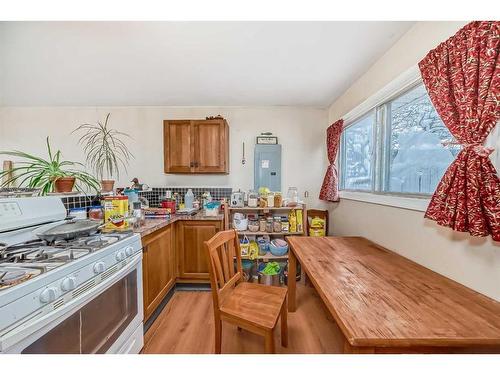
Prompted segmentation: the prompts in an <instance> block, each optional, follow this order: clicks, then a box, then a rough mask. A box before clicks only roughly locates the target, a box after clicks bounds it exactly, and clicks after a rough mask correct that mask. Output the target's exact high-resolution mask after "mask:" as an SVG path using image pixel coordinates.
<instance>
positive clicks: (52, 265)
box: [0, 197, 143, 353]
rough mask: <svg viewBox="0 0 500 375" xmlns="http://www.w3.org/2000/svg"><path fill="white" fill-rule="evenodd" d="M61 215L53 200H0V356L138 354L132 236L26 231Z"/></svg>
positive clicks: (138, 293)
mask: <svg viewBox="0 0 500 375" xmlns="http://www.w3.org/2000/svg"><path fill="white" fill-rule="evenodd" d="M65 217H66V209H65V207H64V205H63V204H62V202H61V200H60V198H57V197H36V198H2V199H0V353H138V352H139V351H140V349H141V348H142V345H143V326H142V319H143V310H142V264H141V262H142V246H141V241H140V236H139V235H137V234H133V233H132V232H128V233H127V232H122V233H99V232H95V233H90V234H88V235H84V236H78V237H76V238H72V239H69V240H56V241H53V242H51V243H49V242H47V241H44V240H40V239H38V238H37V237H36V235H35V234H34V233H33V232H34V230H35V229H36V230H37V231H39V230H40V228H43V226H46V227H51V226H54V225H57V224H60V223H61V220H62V219H64V218H65Z"/></svg>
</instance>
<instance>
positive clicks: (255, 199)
mask: <svg viewBox="0 0 500 375" xmlns="http://www.w3.org/2000/svg"><path fill="white" fill-rule="evenodd" d="M258 204H259V194H257V193H256V192H255V191H254V190H250V191H249V192H248V207H257V206H258Z"/></svg>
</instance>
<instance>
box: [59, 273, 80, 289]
mask: <svg viewBox="0 0 500 375" xmlns="http://www.w3.org/2000/svg"><path fill="white" fill-rule="evenodd" d="M75 288H76V278H75V277H73V276H70V277H66V278H65V279H64V280H63V281H62V282H61V289H62V290H63V291H64V292H69V291H70V290H73V289H75Z"/></svg>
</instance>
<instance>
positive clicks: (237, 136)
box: [0, 107, 327, 205]
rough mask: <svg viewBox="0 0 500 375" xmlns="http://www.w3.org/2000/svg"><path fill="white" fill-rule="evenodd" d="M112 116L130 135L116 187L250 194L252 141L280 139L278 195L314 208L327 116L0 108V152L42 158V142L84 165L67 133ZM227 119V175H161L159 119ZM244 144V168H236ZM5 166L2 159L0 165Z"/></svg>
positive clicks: (241, 110) (288, 110)
mask: <svg viewBox="0 0 500 375" xmlns="http://www.w3.org/2000/svg"><path fill="white" fill-rule="evenodd" d="M108 112H111V113H112V114H111V117H110V124H111V126H113V127H116V128H117V129H119V130H122V131H124V132H127V133H128V134H130V135H131V136H132V138H133V139H132V140H131V141H130V143H129V144H130V149H131V151H132V153H133V154H134V155H135V159H133V160H132V161H131V163H130V167H129V168H128V172H127V173H123V174H122V175H121V176H120V180H119V185H120V186H127V185H129V184H130V183H129V181H130V180H131V179H132V177H138V178H139V179H140V181H142V182H145V183H147V184H149V185H150V186H167V185H168V186H228V187H233V188H241V189H244V190H247V189H250V188H253V148H254V144H255V136H257V135H258V134H260V133H261V132H264V131H270V132H273V133H274V134H276V135H277V136H278V139H279V142H280V143H281V144H282V147H283V154H282V171H283V175H282V190H283V191H284V192H285V193H286V190H287V188H288V186H297V187H298V188H299V189H300V191H301V193H303V192H304V191H305V190H308V191H309V193H310V199H309V203H311V204H315V205H317V203H318V200H317V197H318V194H319V188H320V185H321V182H322V178H323V175H324V172H325V170H324V166H326V151H325V147H324V143H325V124H326V122H327V111H326V110H325V109H317V108H304V107H222V108H216V107H197V108H194V107H111V108H104V107H98V108H96V107H3V108H0V150H6V149H7V150H10V149H20V150H25V151H29V152H32V153H39V154H44V153H45V143H44V141H45V137H46V136H47V135H49V136H50V138H51V143H52V145H53V146H54V147H58V148H60V149H61V150H62V152H63V155H64V157H65V158H67V159H70V160H77V161H83V158H84V156H83V152H82V150H81V147H80V146H78V145H77V140H78V136H77V135H75V134H71V131H72V130H73V129H75V128H76V127H77V126H78V125H79V124H81V123H84V122H96V121H97V120H103V119H104V117H105V115H106V113H108ZM218 114H221V115H222V116H224V117H225V118H226V119H227V121H228V123H229V129H230V173H229V175H165V174H164V173H163V139H162V137H163V120H164V119H183V118H200V119H203V118H205V116H211V115H218ZM242 142H245V151H246V159H247V162H246V164H245V165H242V164H241V157H242ZM3 159H5V158H4V157H2V156H0V160H3Z"/></svg>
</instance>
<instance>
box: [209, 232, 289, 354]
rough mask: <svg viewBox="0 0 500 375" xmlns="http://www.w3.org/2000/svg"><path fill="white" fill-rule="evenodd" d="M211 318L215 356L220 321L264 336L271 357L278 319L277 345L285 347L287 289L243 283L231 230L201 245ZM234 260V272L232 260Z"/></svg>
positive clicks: (239, 253)
mask: <svg viewBox="0 0 500 375" xmlns="http://www.w3.org/2000/svg"><path fill="white" fill-rule="evenodd" d="M205 249H206V252H207V256H208V264H209V267H208V268H209V272H210V284H211V286H212V297H213V306H214V318H215V353H217V354H220V352H221V338H222V321H223V320H224V321H226V322H228V323H232V324H234V325H236V326H237V327H238V330H240V329H241V328H243V329H246V330H248V331H250V332H253V333H256V334H258V335H261V336H264V341H265V350H266V353H274V328H275V327H276V324H277V323H278V318H279V317H280V315H281V345H282V346H284V347H286V346H288V327H287V289H286V288H280V287H276V286H267V285H261V284H254V283H247V282H243V271H242V269H241V250H240V243H239V241H238V234H237V232H236V231H235V230H227V231H223V232H218V233H217V234H216V235H215V236H213V237H212V238H211V239H210V240H208V241H205ZM235 258H236V270H235V264H234V263H235V262H234V260H235Z"/></svg>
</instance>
